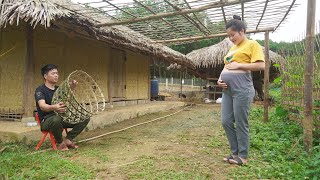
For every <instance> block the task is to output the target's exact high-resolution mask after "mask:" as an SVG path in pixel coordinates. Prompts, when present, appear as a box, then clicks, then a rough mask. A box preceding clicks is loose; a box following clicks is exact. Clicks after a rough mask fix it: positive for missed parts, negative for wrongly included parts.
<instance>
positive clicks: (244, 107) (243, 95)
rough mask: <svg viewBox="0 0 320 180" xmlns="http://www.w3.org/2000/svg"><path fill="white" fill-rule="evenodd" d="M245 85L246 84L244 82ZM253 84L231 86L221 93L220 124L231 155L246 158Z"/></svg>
mask: <svg viewBox="0 0 320 180" xmlns="http://www.w3.org/2000/svg"><path fill="white" fill-rule="evenodd" d="M246 85H247V84H246ZM254 94H255V92H254V88H253V85H251V84H249V85H248V86H244V87H237V88H231V87H229V86H228V89H226V90H224V91H223V94H222V104H221V112H222V115H221V117H222V126H223V128H224V130H225V132H226V135H227V138H228V141H229V145H230V149H231V153H232V155H238V156H239V157H241V158H245V159H247V158H248V150H249V124H248V115H249V110H250V105H251V103H252V101H253V97H254Z"/></svg>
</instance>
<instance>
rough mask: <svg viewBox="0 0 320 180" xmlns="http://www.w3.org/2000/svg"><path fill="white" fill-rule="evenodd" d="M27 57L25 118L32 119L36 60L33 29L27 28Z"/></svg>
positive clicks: (24, 83) (24, 87)
mask: <svg viewBox="0 0 320 180" xmlns="http://www.w3.org/2000/svg"><path fill="white" fill-rule="evenodd" d="M26 48H27V50H26V56H25V64H24V80H23V106H24V112H23V117H32V116H33V111H34V105H35V101H34V60H33V29H32V27H31V26H30V25H28V26H27V27H26Z"/></svg>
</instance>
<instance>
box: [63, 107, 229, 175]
mask: <svg viewBox="0 0 320 180" xmlns="http://www.w3.org/2000/svg"><path fill="white" fill-rule="evenodd" d="M176 111H177V109H175V110H171V111H167V112H160V113H155V114H149V115H146V116H143V117H139V118H136V119H131V120H127V121H125V122H121V123H118V124H115V125H112V126H110V127H106V128H104V129H99V130H95V131H89V132H86V133H83V134H82V135H81V136H80V137H79V139H84V138H89V137H93V136H97V135H99V134H103V133H106V132H111V131H114V130H118V129H122V128H125V127H128V126H131V125H134V124H138V123H141V122H146V121H149V120H152V119H155V118H158V117H161V116H165V115H168V114H171V113H174V112H176ZM79 145H80V146H81V147H80V149H78V150H72V151H69V152H67V153H66V154H65V155H63V156H65V158H68V159H70V160H72V161H74V162H76V163H80V164H82V165H83V166H85V167H87V168H89V169H91V170H92V171H93V172H94V173H95V174H96V178H97V179H227V177H226V174H228V171H229V170H230V168H235V167H234V166H230V165H229V164H227V163H224V162H223V161H222V158H223V157H224V156H225V155H226V154H227V153H228V150H227V149H228V144H227V140H226V138H225V136H224V132H223V129H222V127H221V122H220V106H219V105H212V104H211V105H196V106H192V107H190V108H188V109H186V110H184V111H183V112H180V113H178V114H175V115H173V116H170V117H167V118H165V119H162V120H159V121H156V122H152V123H150V124H145V125H141V126H138V127H134V128H132V129H128V130H125V131H123V132H119V133H114V134H111V135H107V136H105V137H102V138H99V139H96V140H93V141H89V142H84V143H81V144H79Z"/></svg>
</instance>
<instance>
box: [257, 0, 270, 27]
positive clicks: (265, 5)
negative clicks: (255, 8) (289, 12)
mask: <svg viewBox="0 0 320 180" xmlns="http://www.w3.org/2000/svg"><path fill="white" fill-rule="evenodd" d="M268 2H269V0H266V3H265V4H264V8H263V12H262V14H261V17H260V19H259V22H258V24H257V26H256V29H258V27H259V25H260V22H261V20H262V18H263V16H264V13H265V12H266V9H267V7H268Z"/></svg>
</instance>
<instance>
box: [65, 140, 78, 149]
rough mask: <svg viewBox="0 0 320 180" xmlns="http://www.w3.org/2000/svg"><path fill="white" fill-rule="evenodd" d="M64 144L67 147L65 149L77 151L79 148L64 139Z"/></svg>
mask: <svg viewBox="0 0 320 180" xmlns="http://www.w3.org/2000/svg"><path fill="white" fill-rule="evenodd" d="M64 142H65V144H66V145H67V147H68V148H70V149H77V148H78V147H79V146H77V145H75V144H74V143H73V142H72V141H70V140H69V139H65V140H64Z"/></svg>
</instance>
